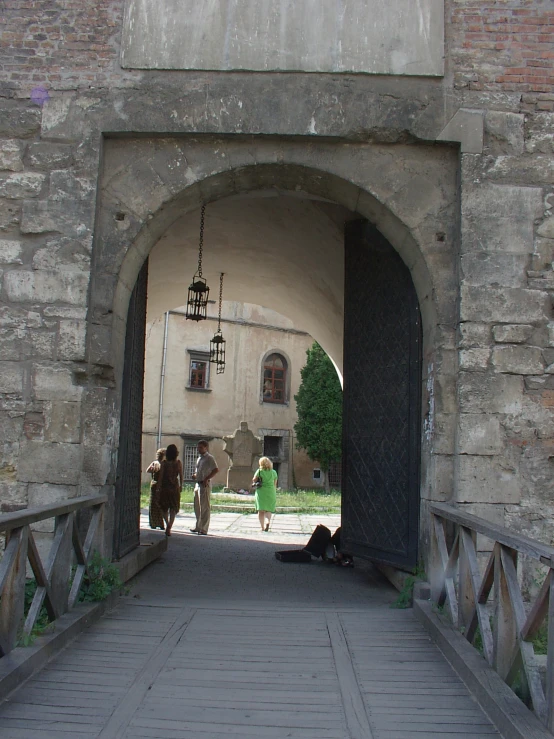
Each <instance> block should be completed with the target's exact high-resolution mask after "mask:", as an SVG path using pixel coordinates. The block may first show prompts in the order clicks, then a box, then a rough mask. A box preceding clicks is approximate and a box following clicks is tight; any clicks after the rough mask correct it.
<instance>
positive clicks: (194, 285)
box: [185, 205, 210, 321]
mask: <svg viewBox="0 0 554 739" xmlns="http://www.w3.org/2000/svg"><path fill="white" fill-rule="evenodd" d="M205 213H206V206H205V205H203V206H202V209H201V211H200V240H199V242H198V269H197V270H196V273H195V275H194V277H193V278H192V282H191V284H190V285H189V292H188V297H187V310H186V313H185V315H186V317H187V318H190V319H191V320H192V321H204V320H205V319H206V313H207V309H208V296H209V294H210V288H209V287H208V285H207V284H206V280H205V279H204V278H203V277H202V250H203V248H204V214H205Z"/></svg>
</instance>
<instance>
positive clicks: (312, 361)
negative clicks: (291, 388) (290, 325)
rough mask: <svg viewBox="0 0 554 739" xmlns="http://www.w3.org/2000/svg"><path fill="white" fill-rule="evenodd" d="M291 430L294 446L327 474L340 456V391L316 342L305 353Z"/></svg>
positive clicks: (338, 384) (335, 373)
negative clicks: (294, 438)
mask: <svg viewBox="0 0 554 739" xmlns="http://www.w3.org/2000/svg"><path fill="white" fill-rule="evenodd" d="M306 355H307V360H306V364H305V365H304V367H303V368H302V371H301V377H302V382H301V383H300V388H299V389H298V395H295V396H294V399H295V400H296V410H297V412H298V421H297V423H296V424H295V426H294V431H295V434H296V440H297V443H296V446H297V448H298V449H305V450H306V453H307V454H308V457H309V458H310V459H311V460H312V461H316V460H317V461H318V462H319V463H320V465H321V469H322V470H323V471H324V472H327V471H328V469H329V466H330V465H331V463H332V462H338V461H339V460H340V458H341V455H342V389H341V386H340V381H339V378H338V376H337V371H336V370H335V367H334V366H333V363H332V362H331V360H330V359H329V357H328V356H327V354H325V352H324V351H323V349H322V348H321V347H320V346H319V344H318V343H317V342H314V344H313V345H312V347H311V348H310V349H308V351H307V352H306Z"/></svg>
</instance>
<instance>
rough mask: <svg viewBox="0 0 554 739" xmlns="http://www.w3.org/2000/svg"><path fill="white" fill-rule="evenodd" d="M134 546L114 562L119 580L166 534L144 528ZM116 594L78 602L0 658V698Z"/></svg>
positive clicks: (108, 607)
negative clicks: (25, 644)
mask: <svg viewBox="0 0 554 739" xmlns="http://www.w3.org/2000/svg"><path fill="white" fill-rule="evenodd" d="M142 533H143V532H141V539H143V540H144V539H146V540H147V541H146V543H144V544H143V543H141V545H140V546H138V547H137V548H136V549H134V550H133V551H132V552H129V554H127V555H125V557H122V558H121V560H120V561H119V562H114V564H115V566H116V567H117V568H118V570H119V576H120V577H121V580H122V582H123V583H126V582H128V581H129V580H130V579H131V578H132V577H134V576H135V575H136V574H137V573H138V572H140V571H141V570H142V569H144V568H145V567H147V566H148V565H149V564H150V563H151V562H153V561H154V560H155V559H158V557H160V556H161V555H162V554H163V553H164V552H165V551H166V550H167V537H166V536H164V535H163V534H162V535H158V536H156V535H155V534H154V532H148V533H147V534H146V536H145V537H144V536H143V535H142ZM119 598H120V592H113V593H111V594H110V595H109V596H108V598H106V600H103V601H101V602H99V603H80V604H79V605H77V606H75V608H73V609H72V610H71V611H69V612H68V613H64V615H63V616H61V617H60V618H59V619H57V621H56V622H55V628H54V629H53V630H52V631H49V632H48V633H45V634H43V635H42V636H39V637H37V639H36V641H35V642H34V644H33V645H32V646H30V647H17V648H16V649H14V650H13V651H12V652H10V653H9V654H8V655H6V656H5V657H2V658H0V701H3V700H5V699H6V698H7V697H8V696H9V694H10V693H12V692H13V691H14V690H16V689H17V688H19V687H21V684H22V683H23V682H25V680H28V679H29V678H30V677H32V676H33V675H34V674H35V672H37V671H38V670H40V669H42V668H43V667H44V665H45V664H46V663H47V662H49V661H50V660H51V659H52V658H53V657H55V656H56V655H57V654H58V653H59V652H60V651H61V650H62V649H64V648H65V647H67V646H68V645H69V644H70V643H71V642H72V641H73V640H74V639H76V638H77V637H78V636H79V634H81V633H82V632H83V631H84V630H85V629H87V628H88V627H89V626H91V625H92V624H93V623H96V621H98V620H99V619H100V618H102V616H103V615H104V614H105V613H107V612H109V611H112V610H113V609H114V608H115V607H116V605H117V603H118V601H119Z"/></svg>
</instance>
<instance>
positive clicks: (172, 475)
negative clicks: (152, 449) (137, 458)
mask: <svg viewBox="0 0 554 739" xmlns="http://www.w3.org/2000/svg"><path fill="white" fill-rule="evenodd" d="M178 456H179V452H178V451H177V447H176V446H175V444H170V445H169V446H168V447H167V449H166V450H165V459H164V460H163V462H162V464H161V467H160V476H159V477H158V491H159V494H158V501H159V505H160V508H161V510H162V516H163V519H164V521H165V535H166V536H171V528H172V526H173V522H174V521H175V516H176V515H177V514H178V513H179V508H180V507H181V490H182V488H183V465H182V464H181V460H180V459H177V457H178Z"/></svg>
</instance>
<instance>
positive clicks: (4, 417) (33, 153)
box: [0, 0, 554, 542]
mask: <svg viewBox="0 0 554 739" xmlns="http://www.w3.org/2000/svg"><path fill="white" fill-rule="evenodd" d="M123 6H124V3H123V0H94V2H93V1H92V0H63V2H62V0H48V2H47V1H46V0H25V2H21V1H20V0H4V3H3V4H2V7H1V8H0V31H1V37H0V64H1V67H0V68H1V79H2V81H1V82H0V443H1V445H2V450H3V456H2V462H1V464H0V502H1V505H2V508H3V510H9V509H10V508H11V507H13V506H18V505H24V504H27V503H32V504H35V503H36V502H38V501H43V502H47V501H49V500H54V499H57V498H59V497H69V496H73V495H78V494H85V493H87V492H94V491H99V490H104V489H106V490H112V489H113V488H112V486H113V482H114V479H113V477H114V469H115V459H116V454H117V439H118V424H119V420H118V413H117V408H118V405H117V397H118V391H117V382H118V376H117V372H115V371H114V366H113V361H112V357H111V353H110V352H111V341H112V339H111V336H112V330H113V331H115V333H116V335H119V336H121V335H122V331H123V329H124V327H123V329H122V326H121V325H120V324H117V325H115V326H114V325H112V323H113V317H112V315H111V312H110V311H111V310H112V309H115V308H117V306H114V305H113V295H114V290H115V287H116V280H115V279H114V278H113V275H114V274H117V271H118V269H119V267H120V266H121V265H120V264H119V263H118V264H116V263H114V262H113V260H112V263H111V264H110V265H109V266H110V271H108V270H106V273H105V274H103V275H99V274H97V279H96V284H95V287H94V289H95V291H96V292H95V294H96V295H97V296H99V295H101V294H103V295H104V299H102V300H100V299H98V302H97V305H96V309H95V310H94V311H91V310H90V309H89V292H90V289H91V285H90V275H91V272H93V271H94V268H95V263H96V260H99V259H100V260H102V259H105V258H108V261H109V255H110V253H112V252H110V249H112V250H113V251H114V252H116V251H117V244H118V243H121V244H123V243H125V240H126V239H127V233H128V229H129V228H134V223H135V221H137V222H138V221H141V219H142V218H144V219H145V220H147V221H148V220H149V219H150V218H151V213H150V212H141V213H137V214H128V217H127V219H126V220H125V221H117V222H115V223H114V228H113V229H112V234H111V236H110V244H108V245H107V244H106V243H105V242H100V241H96V242H93V238H94V234H95V232H97V231H98V229H97V228H96V226H97V224H95V218H96V206H97V187H98V182H99V176H100V173H101V169H102V166H103V146H104V142H103V135H104V134H117V135H118V136H130V135H131V134H132V133H134V132H138V133H139V134H155V135H157V136H158V137H163V136H164V135H173V134H178V135H186V134H189V135H199V134H201V135H203V134H212V135H213V134H216V135H219V136H226V135H237V134H240V135H253V136H255V135H258V134H270V135H273V136H279V137H283V138H285V137H297V138H296V140H297V141H306V142H307V143H306V148H307V149H309V148H310V147H311V146H312V144H313V143H314V142H316V141H317V140H318V137H321V138H324V139H325V140H326V141H327V142H329V141H335V142H336V144H337V147H341V146H342V144H343V143H344V142H350V143H352V142H360V141H361V142H367V143H377V144H378V145H380V146H383V147H386V148H387V154H386V155H385V154H383V161H386V160H387V159H388V157H390V156H392V157H394V156H395V151H396V150H395V146H397V145H398V144H401V145H402V146H410V147H414V148H415V147H417V146H419V145H421V144H422V143H423V142H426V144H427V143H428V142H430V141H435V140H437V139H438V138H439V135H440V134H441V132H442V131H443V130H444V129H445V127H446V126H447V124H448V123H449V121H450V120H451V119H452V117H453V116H454V115H455V114H456V113H457V111H459V109H460V108H462V109H469V110H470V111H472V121H473V123H472V125H473V126H474V129H473V130H474V133H475V132H476V134H477V135H476V136H474V137H473V138H472V141H471V146H470V145H467V141H468V138H467V136H466V138H465V139H464V136H465V134H463V132H462V134H463V135H461V137H460V138H456V137H455V136H452V137H451V138H449V139H448V140H450V141H462V146H461V153H460V164H459V182H458V186H459V191H458V193H457V195H458V197H459V201H460V207H459V213H456V214H455V215H454V216H453V217H451V218H450V216H449V218H450V227H449V228H446V229H440V231H439V230H437V229H436V228H435V229H434V228H432V226H433V224H431V222H429V223H427V224H426V225H425V224H423V225H422V224H421V223H420V222H419V220H418V219H419V218H420V217H421V212H422V208H424V207H427V206H426V205H425V197H426V196H427V194H428V192H429V190H426V189H425V188H418V187H416V186H415V181H413V180H411V179H410V178H411V177H412V176H413V175H414V172H411V171H410V172H408V174H409V177H408V174H407V173H406V170H404V172H403V174H402V177H400V176H399V178H398V179H397V180H396V182H393V183H392V184H391V185H390V189H391V191H390V193H389V195H388V197H389V199H390V206H391V208H393V209H394V208H395V207H396V206H397V204H398V203H401V201H402V200H403V199H405V197H406V194H407V193H410V192H412V193H415V195H417V197H415V195H414V200H413V202H412V203H411V204H410V208H411V210H410V209H409V208H407V209H406V224H407V230H409V231H410V233H411V234H414V238H415V240H416V241H418V242H419V243H424V244H425V245H426V247H427V251H426V257H425V264H426V267H427V268H428V270H429V272H430V273H431V275H432V276H434V275H436V274H439V273H440V274H441V278H440V280H439V281H438V286H439V288H440V289H447V290H454V291H455V292H456V294H457V296H458V299H459V313H458V315H446V314H445V315H442V316H441V318H440V320H439V321H438V322H437V324H436V325H435V326H433V327H432V330H433V335H434V337H435V338H434V341H435V344H434V348H433V352H432V353H431V355H430V356H428V357H426V363H425V367H426V382H427V385H426V387H427V390H426V393H425V407H424V417H425V428H424V447H425V449H426V453H428V464H427V467H426V470H425V473H424V485H423V494H424V497H426V498H434V499H439V498H440V499H451V500H456V501H458V502H460V503H461V504H463V505H465V506H467V508H468V510H470V511H472V512H474V513H477V514H479V515H484V516H486V517H488V518H490V519H493V520H498V521H501V522H504V523H507V524H509V525H512V526H514V527H517V529H518V530H520V531H524V532H527V533H529V534H530V535H536V536H538V537H539V538H541V539H543V540H544V541H548V542H550V540H551V533H550V531H551V525H550V521H551V520H552V515H553V514H554V505H553V502H552V471H553V461H552V460H553V458H554V451H553V449H554V424H553V417H554V321H553V317H552V301H553V296H554V276H553V271H552V260H553V250H554V185H553V183H554V87H553V84H554V47H553V34H554V10H553V8H552V4H551V2H550V1H549V0H503V1H502V2H498V3H495V4H492V3H491V2H490V0H489V2H486V1H485V0H446V2H445V13H446V15H445V18H446V24H445V28H446V40H445V43H446V47H445V55H446V74H445V77H444V78H443V79H438V80H435V79H433V80H425V79H420V78H398V77H381V76H376V77H372V76H365V75H360V76H354V75H320V74H314V75H302V74H298V73H291V74H277V73H267V74H257V75H249V74H248V73H240V74H237V73H217V72H202V73H195V72H188V73H187V72H179V71H175V72H171V73H164V72H144V71H132V70H131V71H130V70H122V69H121V67H120V64H119V52H120V38H121V26H122V22H123V20H122V19H123ZM291 101H294V104H293V103H292V102H291ZM464 141H465V142H466V143H464ZM345 156H346V155H345ZM122 157H123V154H122ZM116 164H117V166H119V167H120V170H121V172H122V173H123V170H124V168H125V165H126V162H125V159H124V157H123V158H122V160H121V161H120V162H119V163H116ZM193 164H194V162H193ZM114 166H115V165H114ZM356 166H357V163H356V161H355V158H352V170H353V171H354V170H355V169H356ZM417 169H418V173H419V174H420V175H421V177H422V178H423V177H424V175H425V172H424V171H423V169H424V167H423V165H421V166H418V168H417ZM378 170H379V167H376V174H375V175H373V174H372V176H375V177H377V178H378ZM144 175H145V176H147V177H150V178H154V179H155V178H156V176H157V173H156V172H155V171H151V170H150V169H147V170H145V173H144ZM173 176H174V172H164V173H163V175H162V177H161V178H160V189H159V192H158V201H155V200H154V199H153V200H152V203H151V207H152V208H153V209H154V210H155V207H156V203H157V204H158V205H159V204H160V203H161V202H162V201H163V200H164V198H165V197H166V192H165V189H164V187H162V185H161V180H165V181H166V182H168V183H169V188H170V194H174V193H172V191H171V187H172V180H171V177H173ZM122 177H123V175H122ZM388 186H389V185H388V184H387V187H388ZM132 187H137V188H138V190H140V187H141V185H140V182H138V184H137V182H134V183H129V188H130V189H132ZM364 198H365V195H360V196H359V203H360V204H361V203H363V201H364ZM395 198H396V200H395ZM418 198H419V199H418ZM357 202H358V201H355V202H353V207H355V206H356V203H357ZM450 207H452V203H451V202H449V208H450ZM408 211H409V212H408ZM452 254H455V255H456V257H457V259H456V265H457V266H456V269H451V270H450V272H449V281H448V280H447V279H446V277H444V272H448V269H446V268H445V265H449V264H450V262H449V261H448V260H450V259H451V257H452ZM106 255H107V256H106ZM447 283H448V284H447ZM445 285H446V287H445ZM127 288H128V291H127V292H130V289H131V288H132V285H128V286H127ZM434 288H435V286H434V287H433V290H434ZM433 290H432V291H431V293H430V295H429V296H428V299H429V300H434V299H436V296H435V295H434V292H433ZM124 294H125V290H124V289H123V287H121V289H120V290H119V292H118V296H119V297H121V296H124ZM121 299H122V302H123V303H124V302H125V301H124V299H123V298H121ZM121 312H124V309H121ZM118 332H119V333H118ZM454 336H456V338H454Z"/></svg>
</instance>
